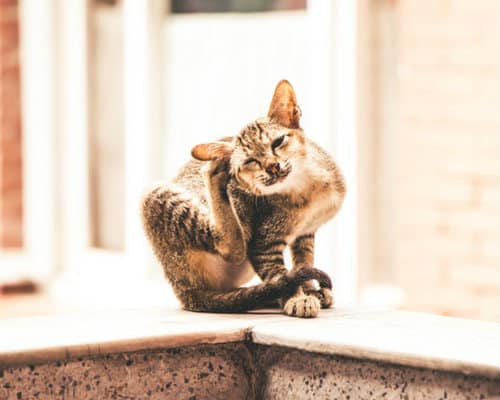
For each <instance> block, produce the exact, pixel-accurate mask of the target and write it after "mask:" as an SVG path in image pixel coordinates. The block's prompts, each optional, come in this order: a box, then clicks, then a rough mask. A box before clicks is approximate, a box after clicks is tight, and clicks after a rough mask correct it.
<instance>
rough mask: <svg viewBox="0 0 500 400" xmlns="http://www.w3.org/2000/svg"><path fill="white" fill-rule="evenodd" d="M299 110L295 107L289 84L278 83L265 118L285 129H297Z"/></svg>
mask: <svg viewBox="0 0 500 400" xmlns="http://www.w3.org/2000/svg"><path fill="white" fill-rule="evenodd" d="M300 115H301V112H300V108H299V106H298V105H297V99H296V98H295V91H294V90H293V87H292V85H291V84H290V82H288V81H286V80H282V81H279V82H278V85H277V86H276V89H275V90H274V95H273V99H272V100H271V106H270V107H269V112H268V113H267V116H268V117H269V118H270V119H271V120H273V121H275V122H277V123H278V124H280V125H283V126H286V127H287V128H298V127H299V123H300Z"/></svg>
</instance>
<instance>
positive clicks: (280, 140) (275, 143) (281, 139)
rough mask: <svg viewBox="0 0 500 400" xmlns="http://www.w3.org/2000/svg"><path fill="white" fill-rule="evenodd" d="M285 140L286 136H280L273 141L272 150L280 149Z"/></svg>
mask: <svg viewBox="0 0 500 400" xmlns="http://www.w3.org/2000/svg"><path fill="white" fill-rule="evenodd" d="M284 140H285V136H284V135H283V136H280V137H279V138H278V139H276V140H274V141H273V143H272V144H271V148H272V149H273V150H275V149H277V148H278V147H280V146H281V145H282V144H283V142H284Z"/></svg>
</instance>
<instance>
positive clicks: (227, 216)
mask: <svg viewBox="0 0 500 400" xmlns="http://www.w3.org/2000/svg"><path fill="white" fill-rule="evenodd" d="M203 173H204V179H205V186H206V188H207V191H208V193H207V199H208V205H209V208H210V223H211V225H212V227H213V232H214V245H215V248H216V250H217V252H218V253H219V254H220V255H221V257H222V258H223V259H224V260H225V261H227V262H229V263H232V264H241V263H242V262H243V261H245V259H246V256H247V246H246V242H245V240H244V237H243V232H242V228H241V225H240V221H239V219H238V217H237V215H236V213H235V211H234V207H233V205H232V204H231V199H230V197H229V196H228V194H227V190H226V188H227V184H228V181H229V165H228V162H227V161H224V160H215V161H208V162H207V164H206V166H205V167H204V170H203Z"/></svg>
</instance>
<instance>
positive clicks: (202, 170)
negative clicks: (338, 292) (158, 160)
mask: <svg viewBox="0 0 500 400" xmlns="http://www.w3.org/2000/svg"><path fill="white" fill-rule="evenodd" d="M299 122H300V109H299V107H298V105H297V102H296V98H295V93H294V90H293V88H292V86H291V85H290V83H289V82H287V81H280V82H279V83H278V85H277V87H276V90H275V93H274V96H273V99H272V101H271V106H270V109H269V112H268V116H267V117H266V118H262V119H258V120H256V121H254V122H252V123H250V124H248V125H247V126H246V127H245V128H243V129H242V131H241V132H240V133H239V134H238V135H237V136H234V137H227V138H223V139H221V140H218V141H215V142H212V143H207V144H200V145H197V146H195V147H194V148H193V150H192V155H193V158H194V160H191V161H190V162H188V163H187V164H186V165H185V166H184V167H183V168H182V169H181V171H180V172H179V174H178V176H177V177H176V179H175V180H174V181H173V182H172V183H170V184H166V185H163V186H159V187H156V188H155V189H154V190H152V191H151V192H150V193H149V194H148V195H147V196H146V197H145V199H144V201H143V204H142V216H143V221H144V227H145V231H146V234H147V236H148V238H149V240H150V242H151V244H152V246H153V249H154V252H155V254H156V256H157V257H158V259H159V260H160V262H161V263H162V265H163V268H164V271H165V275H166V277H167V279H168V280H169V282H170V284H171V285H172V287H173V289H174V292H175V294H176V295H177V297H178V299H179V300H180V301H181V303H182V304H183V306H184V308H185V309H187V310H193V311H207V312H240V311H245V310H250V309H255V308H261V307H264V306H266V305H268V304H270V303H272V302H275V303H276V302H280V304H281V305H283V310H284V312H285V314H287V315H290V316H297V317H315V316H317V315H318V312H319V309H320V307H330V306H332V304H333V297H332V294H331V291H330V289H331V282H330V280H329V278H328V276H327V275H326V274H325V273H324V272H322V271H320V270H317V269H315V268H313V265H314V254H313V253H314V234H315V232H316V230H317V229H318V228H319V227H320V226H321V225H322V224H324V223H325V222H326V221H328V220H330V219H331V218H333V217H334V216H335V214H336V213H337V212H338V210H339V209H340V207H341V205H342V201H343V198H344V195H345V183H344V179H343V177H342V174H341V172H340V171H339V169H338V168H337V166H336V165H335V163H334V161H333V160H332V158H331V157H330V156H329V155H328V154H327V153H326V152H325V151H324V150H323V149H321V148H320V147H319V146H318V145H316V144H315V143H313V142H312V141H310V140H308V139H307V138H306V137H305V136H304V132H303V130H302V129H301V128H300V123H299ZM287 246H289V247H290V250H291V254H292V261H293V266H292V268H291V270H290V271H288V270H287V269H286V268H285V264H284V258H283V251H284V250H285V248H286V247H287ZM255 273H256V274H257V275H258V276H259V277H260V278H261V280H262V283H260V284H258V285H255V286H251V287H241V285H243V284H245V283H246V282H248V281H249V280H250V279H251V278H252V277H253V276H254V275H255ZM313 279H314V280H317V281H318V282H319V284H320V287H319V289H318V288H316V287H315V286H313V285H312V280H313Z"/></svg>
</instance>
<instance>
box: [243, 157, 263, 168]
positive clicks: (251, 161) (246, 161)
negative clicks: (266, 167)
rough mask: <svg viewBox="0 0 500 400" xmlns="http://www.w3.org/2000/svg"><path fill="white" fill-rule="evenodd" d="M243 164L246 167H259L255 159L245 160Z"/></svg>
mask: <svg viewBox="0 0 500 400" xmlns="http://www.w3.org/2000/svg"><path fill="white" fill-rule="evenodd" d="M243 164H244V165H247V166H256V165H260V163H259V162H258V161H257V160H256V159H255V158H248V159H246V160H245V162H244V163H243Z"/></svg>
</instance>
